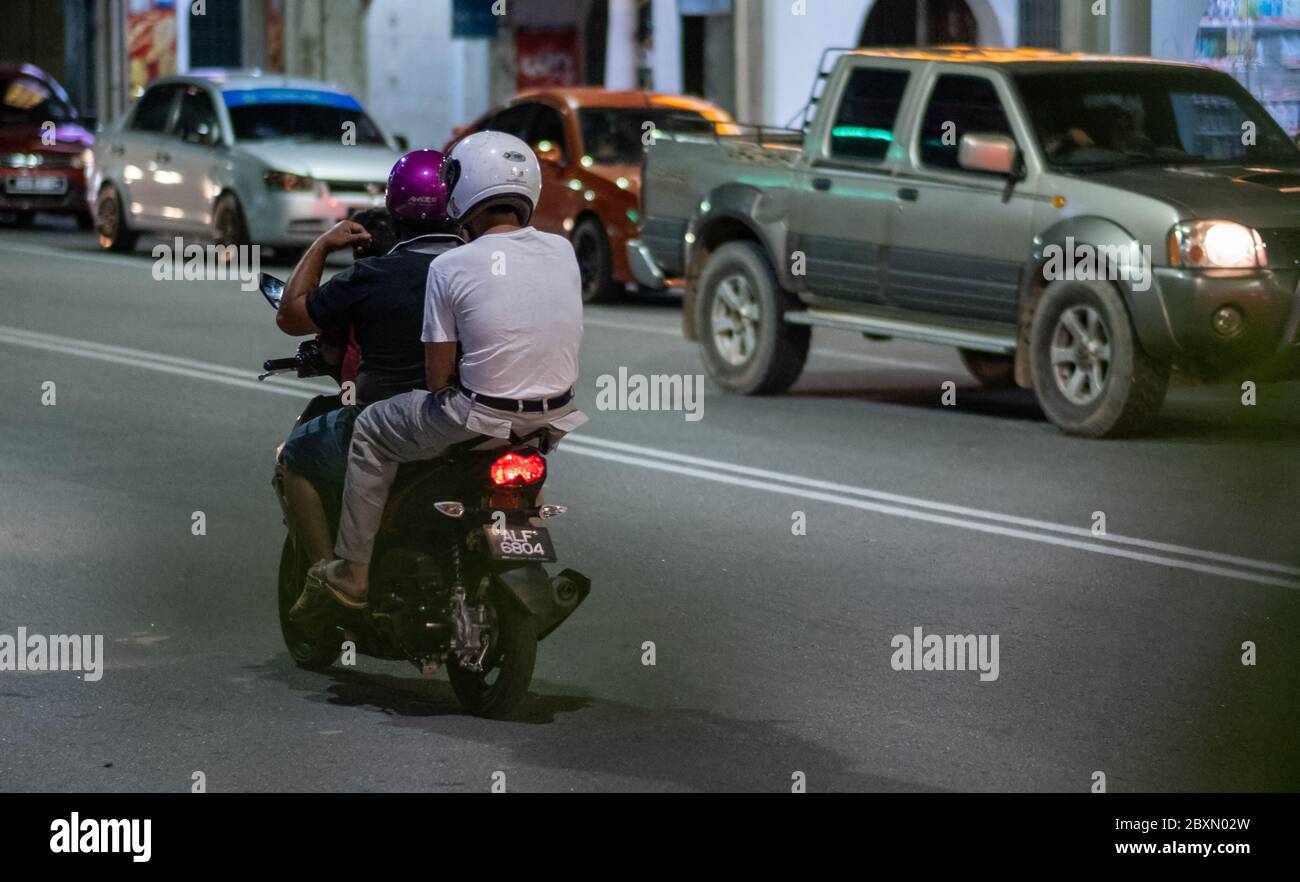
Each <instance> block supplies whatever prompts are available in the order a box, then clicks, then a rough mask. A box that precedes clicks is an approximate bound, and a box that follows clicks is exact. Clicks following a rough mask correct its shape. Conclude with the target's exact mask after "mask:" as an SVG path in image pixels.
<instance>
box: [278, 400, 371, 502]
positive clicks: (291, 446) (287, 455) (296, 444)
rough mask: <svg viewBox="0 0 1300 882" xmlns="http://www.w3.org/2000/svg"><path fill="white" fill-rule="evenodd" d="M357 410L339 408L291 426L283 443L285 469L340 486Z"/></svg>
mask: <svg viewBox="0 0 1300 882" xmlns="http://www.w3.org/2000/svg"><path fill="white" fill-rule="evenodd" d="M359 413H361V408H359V407H341V408H339V409H338V410H331V411H330V412H329V413H327V414H322V415H321V416H318V417H316V418H315V419H313V420H308V421H307V422H305V423H301V424H299V425H297V426H295V427H294V430H293V431H292V432H290V433H289V438H288V440H286V441H285V442H284V467H285V469H286V470H287V471H289V472H291V473H292V474H295V475H301V476H302V477H304V478H308V479H310V480H312V481H324V482H326V483H329V484H339V485H342V484H343V479H344V478H345V477H346V476H347V473H348V446H349V445H350V444H351V443H352V424H353V423H355V422H356V419H357V414H359Z"/></svg>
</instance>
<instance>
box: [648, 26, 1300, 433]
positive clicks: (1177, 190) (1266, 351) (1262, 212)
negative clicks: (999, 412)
mask: <svg viewBox="0 0 1300 882" xmlns="http://www.w3.org/2000/svg"><path fill="white" fill-rule="evenodd" d="M817 79H818V85H816V86H814V90H813V96H812V98H811V99H810V103H809V107H810V109H811V118H809V119H807V120H806V121H805V124H804V126H803V128H802V129H801V130H797V131H789V130H785V131H776V130H771V129H762V128H754V127H742V128H739V129H733V130H732V131H733V132H738V133H733V134H723V133H721V132H717V133H714V134H709V133H705V134H702V135H700V134H696V135H685V134H678V135H662V136H657V137H656V138H655V139H654V143H653V144H652V145H651V147H650V148H649V150H648V151H647V155H646V168H645V173H644V178H643V180H644V182H645V183H644V185H643V191H642V225H641V230H640V237H639V238H638V239H636V240H634V241H632V242H630V243H629V245H628V251H629V259H630V261H631V263H632V266H633V268H634V271H635V272H636V274H637V277H638V280H639V281H641V282H642V283H643V284H647V285H652V286H653V285H656V284H661V283H662V280H663V279H665V278H673V277H678V278H684V279H685V282H686V289H685V294H684V299H683V327H684V331H685V335H686V337H687V338H688V339H690V340H694V341H698V343H699V347H700V351H701V354H702V357H703V360H704V364H705V367H706V369H707V371H708V373H709V374H710V376H711V377H712V378H713V380H714V381H715V382H717V384H718V385H719V386H721V387H722V388H723V389H724V390H727V391H730V392H736V393H741V394H774V393H780V392H783V391H785V390H786V389H788V388H789V387H790V386H791V385H792V384H793V383H794V382H795V381H796V380H797V379H798V377H799V374H800V372H801V371H802V369H803V365H804V361H805V359H806V357H807V354H808V344H809V338H810V333H811V329H812V328H813V327H814V326H822V327H831V328H842V329H848V330H853V331H858V332H861V333H862V334H863V335H865V336H866V337H867V338H869V339H881V338H905V339H912V340H922V341H928V342H933V343H940V344H946V345H950V346H954V347H957V348H958V349H959V350H960V351H961V354H962V357H963V360H964V362H965V364H966V366H967V368H968V369H969V370H970V371H971V373H972V375H973V376H974V377H975V378H976V379H977V380H979V381H980V382H981V383H983V384H985V385H990V386H997V385H1019V386H1021V387H1025V388H1032V389H1033V390H1034V391H1035V394H1036V396H1037V398H1038V400H1039V402H1040V404H1041V406H1042V409H1043V411H1044V412H1045V414H1046V415H1047V417H1048V418H1049V419H1050V420H1051V421H1052V422H1053V423H1055V424H1056V425H1057V426H1058V427H1059V428H1060V429H1062V430H1063V431H1065V432H1067V433H1070V434H1076V435H1082V436H1089V437H1106V436H1114V435H1122V434H1128V433H1133V432H1137V431H1139V430H1140V429H1141V428H1142V427H1143V426H1144V425H1146V424H1148V422H1149V421H1150V419H1151V418H1152V417H1153V416H1154V415H1155V413H1156V412H1157V411H1158V410H1159V408H1160V406H1161V404H1162V402H1163V400H1164V397H1165V392H1166V389H1167V387H1168V384H1169V378H1170V374H1171V371H1175V370H1176V371H1181V372H1185V373H1187V374H1191V375H1194V376H1196V377H1197V378H1199V379H1200V380H1202V381H1204V380H1209V381H1216V380H1217V381H1226V380H1244V379H1252V380H1259V381H1263V380H1270V379H1289V378H1294V377H1298V376H1300V295H1298V293H1297V283H1300V150H1298V149H1297V147H1296V146H1295V144H1293V143H1292V142H1291V140H1290V139H1289V138H1288V137H1287V135H1286V133H1285V132H1284V131H1283V130H1282V129H1281V128H1280V127H1279V126H1278V125H1277V123H1275V122H1274V121H1273V119H1272V118H1271V117H1270V116H1269V114H1268V112H1267V111H1265V110H1264V108H1263V107H1262V106H1260V104H1259V103H1258V102H1257V101H1255V99H1254V98H1253V97H1252V96H1251V95H1250V94H1249V93H1248V92H1247V91H1246V90H1245V89H1243V88H1242V87H1241V86H1240V85H1238V83H1237V82H1236V81H1235V80H1233V79H1232V78H1231V77H1230V76H1228V75H1226V74H1223V73H1220V72H1216V71H1213V70H1209V69H1206V68H1202V67H1198V66H1195V65H1189V64H1177V63H1170V62H1158V61H1152V60H1143V59H1120V58H1115V57H1090V56H1082V55H1071V54H1062V53H1054V52H1046V51H1040V50H983V49H971V48H953V49H924V50H855V51H847V52H845V53H844V54H842V55H839V56H838V58H836V59H835V62H834V64H833V66H832V67H831V68H830V69H829V70H827V71H825V72H819V74H818V78H817Z"/></svg>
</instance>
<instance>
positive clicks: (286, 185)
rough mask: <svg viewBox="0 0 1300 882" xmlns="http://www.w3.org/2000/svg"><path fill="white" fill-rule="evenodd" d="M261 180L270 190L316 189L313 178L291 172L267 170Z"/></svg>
mask: <svg viewBox="0 0 1300 882" xmlns="http://www.w3.org/2000/svg"><path fill="white" fill-rule="evenodd" d="M262 180H264V181H266V186H267V187H269V188H270V189H272V190H283V191H285V192H293V191H301V190H314V189H316V179H315V178H310V177H307V176H306V175H296V174H294V173H293V172H286V171H269V172H267V173H266V174H265V175H263V176H262Z"/></svg>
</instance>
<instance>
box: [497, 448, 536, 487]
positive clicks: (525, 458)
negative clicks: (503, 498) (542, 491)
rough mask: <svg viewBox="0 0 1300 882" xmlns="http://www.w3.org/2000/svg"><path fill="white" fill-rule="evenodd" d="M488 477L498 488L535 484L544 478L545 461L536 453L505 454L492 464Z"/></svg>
mask: <svg viewBox="0 0 1300 882" xmlns="http://www.w3.org/2000/svg"><path fill="white" fill-rule="evenodd" d="M488 476H489V477H490V478H491V479H492V483H493V484H496V485H497V486H498V487H509V486H515V487H522V486H524V485H527V484H536V483H537V482H538V481H540V480H541V479H542V478H544V477H545V476H546V460H544V459H542V457H540V456H538V455H537V454H536V453H529V454H524V455H520V454H518V453H507V454H504V455H503V456H501V457H499V458H498V459H497V461H496V462H494V463H492V467H491V468H490V469H488Z"/></svg>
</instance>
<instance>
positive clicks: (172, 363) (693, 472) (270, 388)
mask: <svg viewBox="0 0 1300 882" xmlns="http://www.w3.org/2000/svg"><path fill="white" fill-rule="evenodd" d="M0 342H6V343H11V344H14V345H18V346H27V347H30V348H34V349H41V350H45V351H48V352H58V353H62V354H67V355H75V356H80V357H84V358H91V359H97V360H100V361H106V362H110V363H113V364H122V365H126V366H128V367H136V368H143V369H145V370H154V371H159V372H162V373H168V374H173V375H176V376H183V377H189V378H192V379H197V380H206V381H209V382H216V383H222V384H224V385H228V386H234V387H237V388H241V389H252V390H256V391H260V392H272V393H275V394H278V395H289V396H293V397H295V398H298V399H299V400H301V399H302V398H303V396H304V394H307V393H310V392H312V391H319V390H320V389H321V387H315V388H304V387H305V386H306V385H307V384H302V385H299V386H297V387H294V386H290V385H287V384H286V385H270V384H268V383H259V382H257V381H256V380H255V379H252V378H251V377H250V378H248V379H245V378H243V377H242V376H239V373H240V372H239V370H238V369H237V368H231V367H226V366H224V365H218V364H211V363H208V362H201V361H196V360H194V359H182V358H178V357H176V356H170V355H162V354H160V353H152V352H147V351H145V350H140V349H130V348H128V347H125V346H109V345H107V344H102V343H93V342H91V341H85V340H78V339H76V338H70V337H56V336H55V335H53V334H41V333H38V332H33V331H26V330H23V329H20V328H9V327H7V326H3V325H0ZM560 449H561V450H568V451H570V452H572V453H577V454H579V455H581V456H590V457H594V458H597V459H606V460H610V461H613V462H619V463H623V464H625V465H632V466H637V467H640V468H647V469H652V470H657V471H664V472H670V473H674V474H681V475H687V476H690V477H695V478H700V479H702V480H707V481H713V482H715V483H722V484H731V485H734V486H738V487H748V488H751V489H756V490H763V491H766V492H771V493H780V494H783V495H790V496H799V497H803V498H807V499H815V500H819V501H823V502H830V503H833V504H836V505H843V506H848V507H850V508H857V509H862V510H865V511H874V512H878V513H881V514H889V515H894V516H896V517H904V518H911V519H913V520H920V521H927V522H930V523H936V524H943V525H946V526H952V527H958V528H961V529H967V530H977V531H981V532H985V533H992V534H996V535H1001V536H1010V537H1014V538H1021V539H1028V540H1030V541H1034V542H1042V543H1046V544H1050V545H1059V546H1062V547H1066V548H1074V549H1078V550H1082V551H1090V552H1094V553H1097V554H1106V555H1110V556H1112V557H1122V558H1127V559H1130V560H1136V561H1142V562H1144V563H1153V564H1159V565H1163V566H1171V567H1178V568H1181V569H1187V570H1194V571H1196V572H1202V573H1207V574H1210V575H1218V576H1226V577H1228V578H1232V579H1241V580H1244V581H1250V582H1257V583H1260V584H1264V585H1276V586H1280V587H1283V588H1293V589H1300V582H1296V581H1293V580H1289V579H1283V578H1279V577H1274V576H1268V575H1263V574H1262V573H1255V572H1249V571H1247V570H1239V569H1232V568H1229V567H1226V566H1211V565H1208V564H1201V563H1195V562H1192V561H1185V560H1179V559H1177V558H1172V557H1164V556H1160V555H1154V554H1145V553H1141V552H1137V551H1130V550H1128V549H1125V548H1116V547H1109V546H1107V545H1104V544H1102V542H1103V541H1104V540H1102V537H1093V536H1092V535H1091V532H1090V531H1088V530H1087V529H1086V528H1081V527H1073V526H1070V525H1068V524H1056V523H1053V522H1051V521H1039V520H1035V519H1032V518H1021V517H1016V516H1014V515H1005V514H1001V513H999V512H990V511H984V510H982V509H974V508H967V507H965V506H958V505H950V504H948V503H942V502H935V501H933V500H927V499H920V498H918V497H910V496H901V495H899V494H892V493H885V492H883V491H878V490H871V489H869V488H864V487H852V486H849V485H845V484H837V483H834V482H830V481H820V480H817V479H815V478H807V477H803V476H799V475H788V474H784V473H782V472H773V471H768V470H766V469H757V468H752V467H749V466H738V465H734V464H731V463H723V462H719V461H717V460H709V459H704V458H702V457H694V456H687V455H685V454H678V453H673V452H671V451H666V450H658V449H656V448H651V447H642V446H639V445H634V444H625V443H623V442H620V441H607V440H605V439H601V438H592V437H587V436H583V435H580V434H578V435H570V436H568V437H567V438H565V441H564V444H563V446H562V447H561V448H560ZM728 472H731V473H734V474H728ZM757 478H762V479H763V480H756V479H757ZM827 491H833V492H827ZM854 496H859V497H866V498H872V499H879V500H882V502H868V501H865V500H864V499H855V498H852V497H854ZM884 501H890V502H896V503H902V504H906V505H910V506H916V508H904V507H902V506H901V505H887V504H884ZM924 508H929V509H932V510H935V511H944V512H948V513H950V514H961V515H966V516H967V517H968V518H969V517H975V518H981V519H983V520H991V521H1002V522H1004V523H1007V524H1018V525H1020V526H1025V527H1032V528H1035V529H1038V530H1044V531H1052V532H1060V533H1067V534H1073V535H1083V536H1087V537H1088V538H1089V539H1090V540H1092V541H1087V542H1083V541H1078V540H1074V539H1067V538H1062V537H1059V536H1052V535H1044V534H1043V533H1036V532H1031V531H1030V530H1027V529H1016V528H1013V527H1007V526H1000V525H998V524H996V523H982V522H980V521H976V520H970V519H964V518H960V517H951V516H948V515H940V514H933V513H931V512H928V511H923V510H917V509H924ZM1106 538H1107V539H1110V540H1112V541H1115V542H1124V543H1127V544H1131V545H1135V546H1140V547H1145V548H1150V549H1153V550H1165V551H1171V552H1173V553H1178V554H1183V555H1185V556H1188V557H1200V558H1202V559H1205V560H1218V561H1222V562H1225V563H1237V564H1240V565H1242V566H1245V567H1251V568H1254V569H1257V570H1271V571H1274V572H1279V573H1288V574H1290V573H1296V574H1300V568H1296V567H1290V566H1285V565H1283V564H1276V563H1271V562H1268V561H1259V560H1254V559H1252V558H1246V557H1237V556H1234V555H1224V554H1218V553H1216V552H1210V551H1202V550H1200V549H1195V548H1190V547H1186V546H1180V545H1171V544H1168V543H1159V542H1151V541H1148V540H1144V539H1136V538H1133V537H1122V536H1121V537H1115V536H1108V537H1106Z"/></svg>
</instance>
